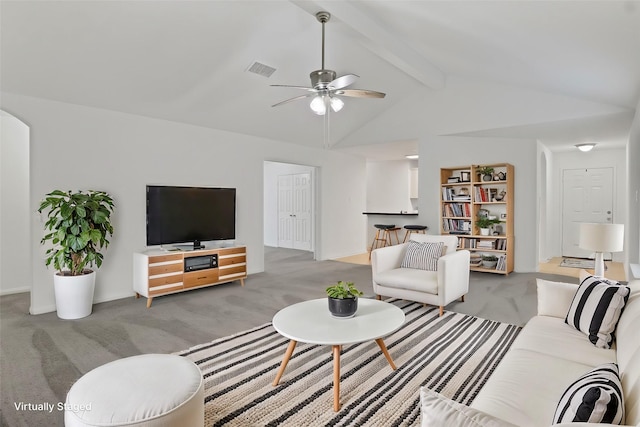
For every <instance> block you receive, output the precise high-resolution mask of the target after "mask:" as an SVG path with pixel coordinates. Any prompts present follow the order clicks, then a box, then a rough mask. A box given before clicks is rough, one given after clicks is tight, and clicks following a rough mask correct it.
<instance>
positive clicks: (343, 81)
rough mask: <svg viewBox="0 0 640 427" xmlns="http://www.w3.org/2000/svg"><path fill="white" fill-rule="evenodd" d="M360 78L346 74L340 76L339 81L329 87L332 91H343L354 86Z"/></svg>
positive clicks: (336, 80) (333, 82) (334, 81)
mask: <svg viewBox="0 0 640 427" xmlns="http://www.w3.org/2000/svg"><path fill="white" fill-rule="evenodd" d="M359 77H360V76H357V75H355V74H345V75H344V76H340V77H338V78H337V79H335V80H333V81H331V83H329V84H328V85H327V87H329V88H331V89H342V88H343V87H347V86H349V85H352V84H354V83H355V81H356V80H358V78H359Z"/></svg>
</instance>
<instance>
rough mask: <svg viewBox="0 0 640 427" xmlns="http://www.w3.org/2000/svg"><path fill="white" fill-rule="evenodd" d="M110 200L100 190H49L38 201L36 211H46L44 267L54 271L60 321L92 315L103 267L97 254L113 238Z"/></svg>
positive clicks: (100, 257) (42, 242)
mask: <svg viewBox="0 0 640 427" xmlns="http://www.w3.org/2000/svg"><path fill="white" fill-rule="evenodd" d="M113 207H114V205H113V200H112V199H111V197H110V196H109V195H108V194H107V193H105V192H103V191H94V190H90V191H87V192H82V191H78V192H71V191H68V192H64V191H60V190H55V191H52V192H51V193H49V194H47V195H46V197H45V198H44V199H43V200H42V201H41V202H40V207H39V208H38V212H40V213H42V212H43V211H45V210H48V212H47V218H48V219H47V222H46V223H45V226H44V228H45V235H44V237H43V238H42V240H41V241H40V243H41V244H43V245H44V244H46V243H49V244H50V245H51V247H49V248H48V249H47V251H46V265H47V267H48V266H49V265H51V264H53V266H54V268H55V269H56V270H57V272H56V273H55V275H54V276H53V279H54V280H53V282H54V291H55V298H56V310H57V313H58V317H59V318H61V319H80V318H82V317H86V316H88V315H90V314H91V310H92V306H93V291H94V288H95V277H96V275H95V271H93V270H91V269H89V268H87V267H89V266H94V265H95V266H96V268H99V267H100V266H101V265H102V260H103V255H102V253H101V252H100V251H101V250H102V249H106V248H107V246H108V245H109V240H108V239H107V237H108V236H112V235H113V226H112V225H111V221H110V219H111V214H112V213H113Z"/></svg>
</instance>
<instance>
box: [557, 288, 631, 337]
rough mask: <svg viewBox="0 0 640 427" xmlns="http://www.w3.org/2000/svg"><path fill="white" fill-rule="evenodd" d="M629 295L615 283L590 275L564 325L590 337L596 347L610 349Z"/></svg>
mask: <svg viewBox="0 0 640 427" xmlns="http://www.w3.org/2000/svg"><path fill="white" fill-rule="evenodd" d="M630 292H631V290H630V289H629V287H628V286H624V285H621V284H620V283H618V282H616V281H614V280H608V279H605V278H603V277H596V276H588V277H587V278H585V279H584V280H583V281H582V283H580V286H579V287H578V290H577V292H576V295H575V296H574V297H573V301H572V302H571V307H570V308H569V312H568V313H567V317H566V318H565V322H566V323H567V324H568V325H571V326H573V327H574V328H576V329H577V330H579V331H581V332H584V333H585V334H587V336H588V337H589V341H591V342H592V343H593V345H595V346H596V347H598V348H611V343H612V342H613V338H614V332H615V330H616V326H618V320H620V314H621V313H622V310H623V309H624V306H625V304H626V302H627V299H628V298H629V293H630Z"/></svg>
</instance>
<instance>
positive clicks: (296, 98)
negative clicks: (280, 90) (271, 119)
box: [272, 93, 315, 107]
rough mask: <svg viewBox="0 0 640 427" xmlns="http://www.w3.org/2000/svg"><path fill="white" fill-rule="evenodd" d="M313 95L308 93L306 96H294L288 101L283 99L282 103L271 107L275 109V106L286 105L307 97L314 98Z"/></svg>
mask: <svg viewBox="0 0 640 427" xmlns="http://www.w3.org/2000/svg"><path fill="white" fill-rule="evenodd" d="M314 95H315V93H308V94H306V95H300V96H295V97H293V98H289V99H285V100H284V101H280V102H278V103H277V104H273V105H272V107H277V106H279V105H282V104H287V103H289V102H292V101H297V100H298V99H304V98H309V97H311V96H314Z"/></svg>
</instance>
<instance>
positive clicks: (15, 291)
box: [0, 286, 31, 297]
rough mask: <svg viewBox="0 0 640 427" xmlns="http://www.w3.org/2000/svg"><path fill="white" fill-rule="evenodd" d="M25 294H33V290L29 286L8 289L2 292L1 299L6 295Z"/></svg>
mask: <svg viewBox="0 0 640 427" xmlns="http://www.w3.org/2000/svg"><path fill="white" fill-rule="evenodd" d="M25 292H31V288H30V287H28V286H25V287H23V288H14V289H7V290H4V291H1V292H0V297H2V296H5V295H13V294H22V293H25Z"/></svg>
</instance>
